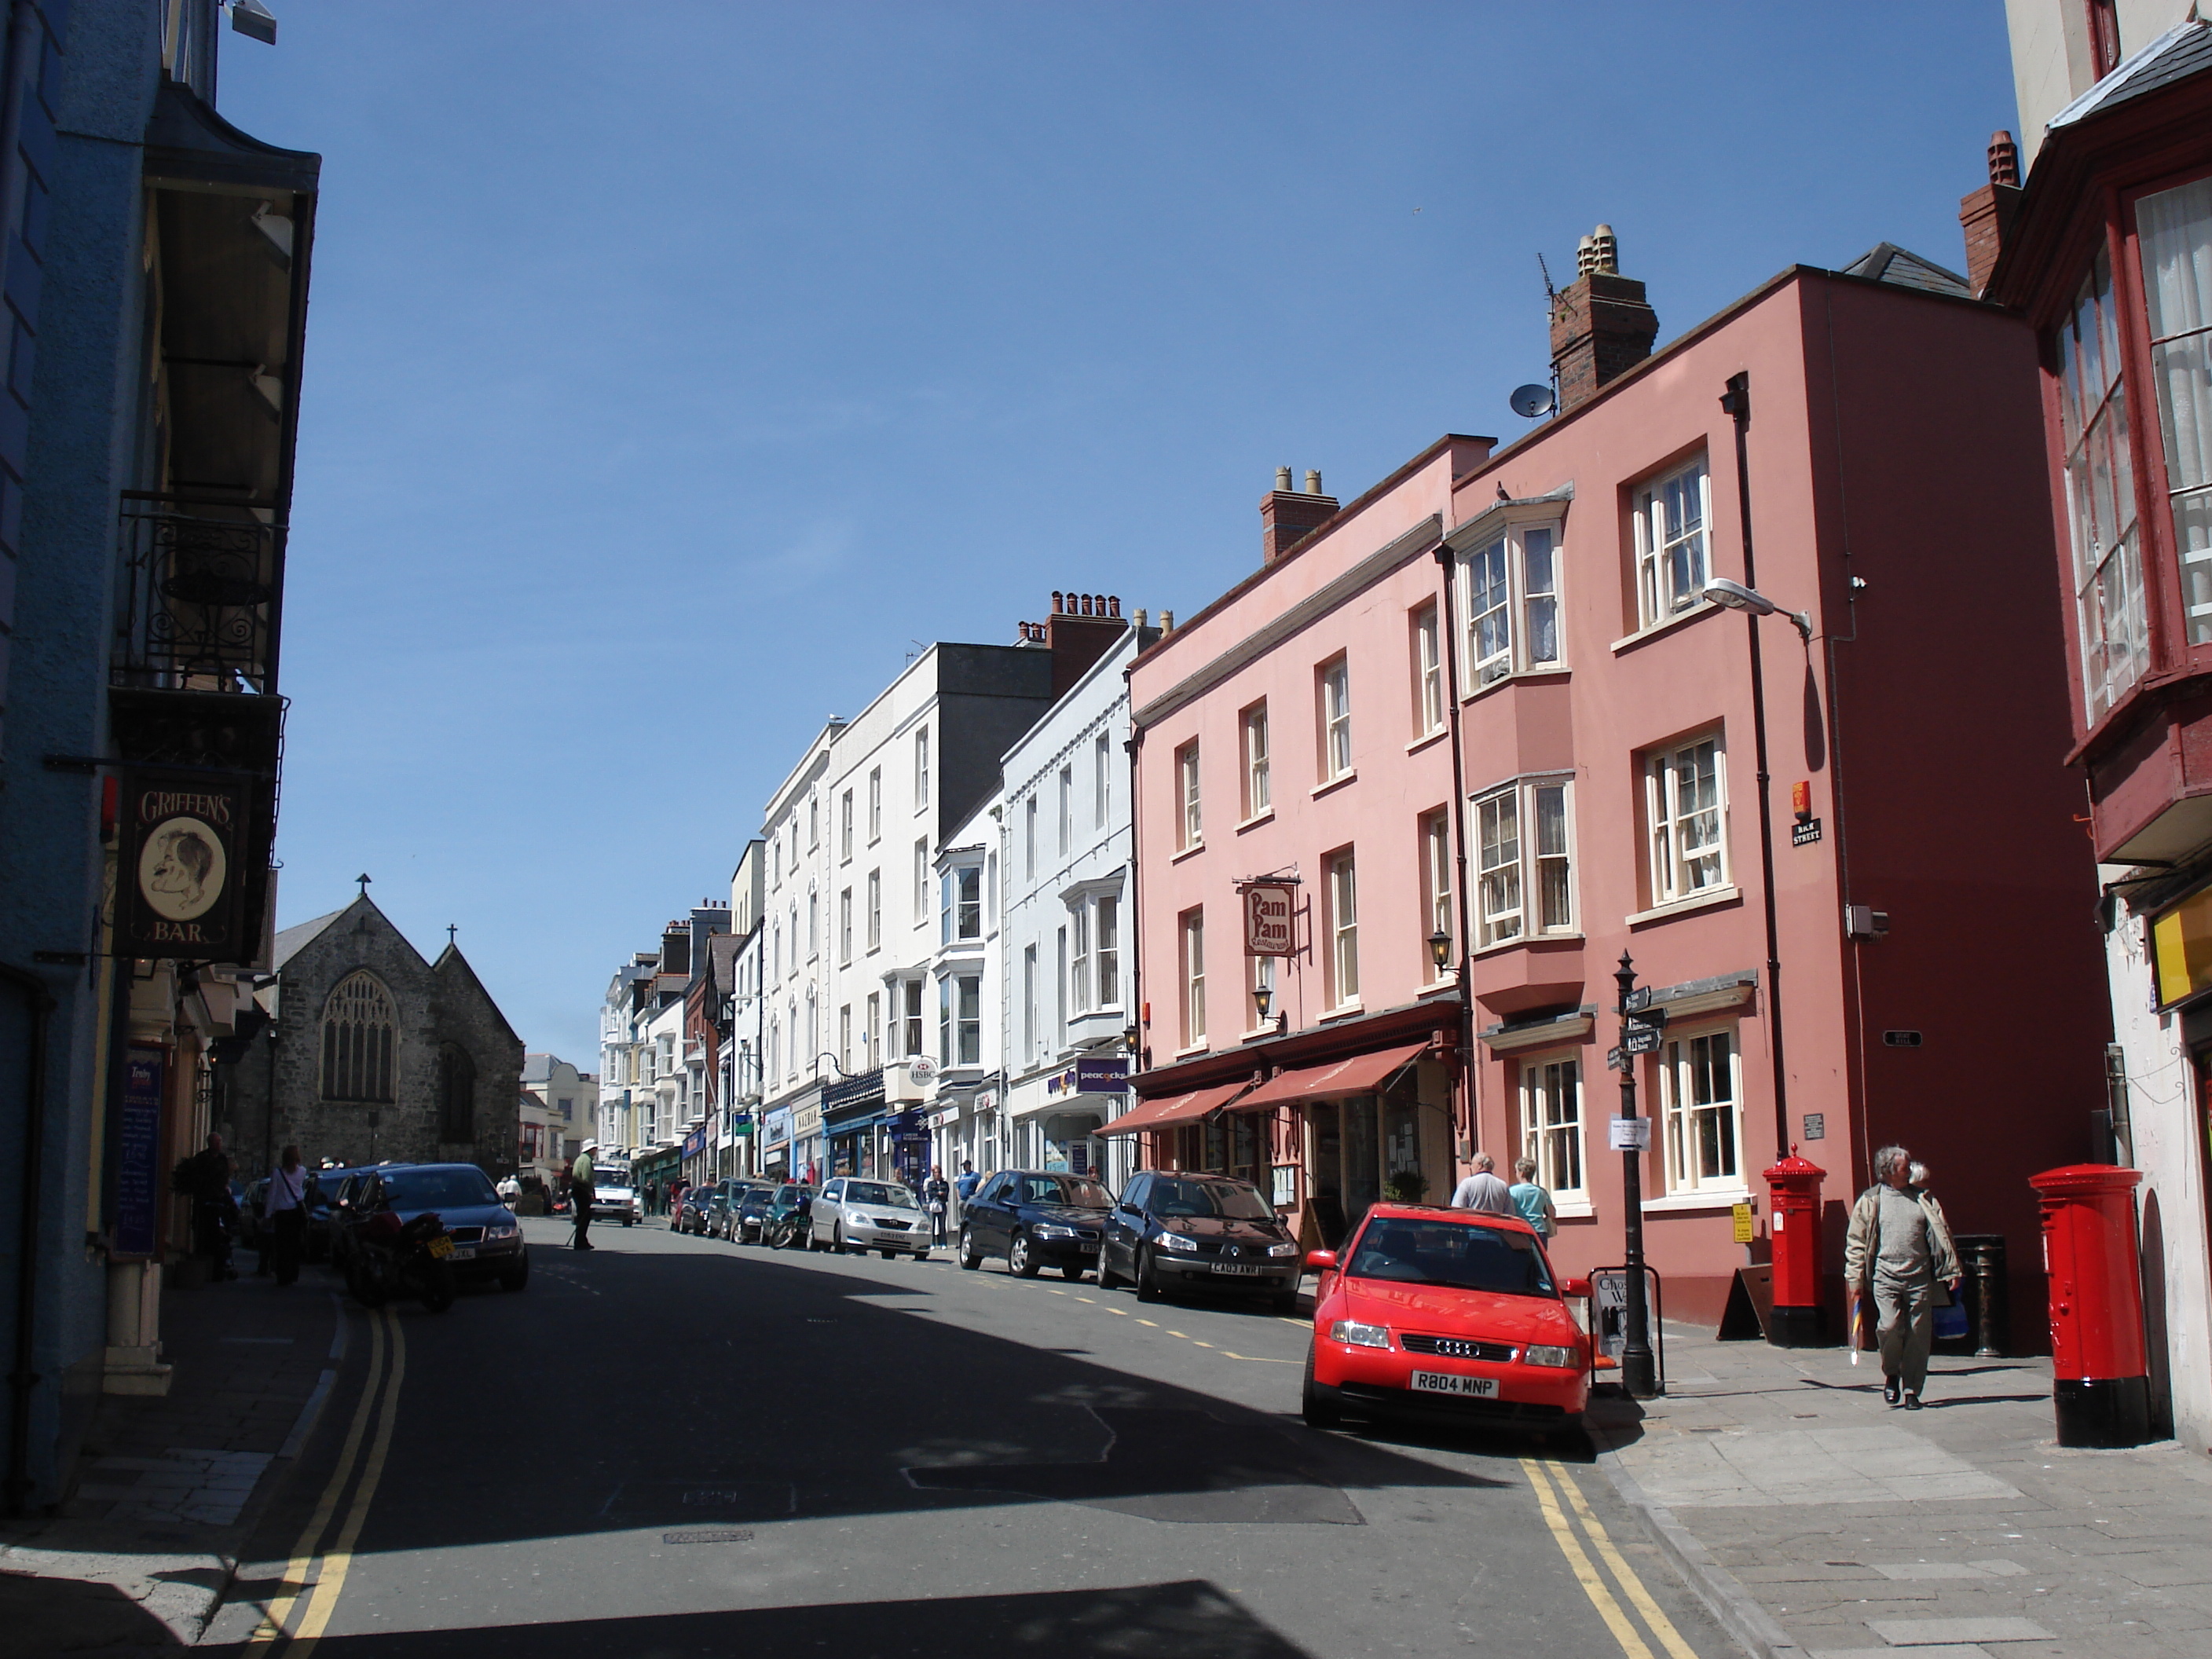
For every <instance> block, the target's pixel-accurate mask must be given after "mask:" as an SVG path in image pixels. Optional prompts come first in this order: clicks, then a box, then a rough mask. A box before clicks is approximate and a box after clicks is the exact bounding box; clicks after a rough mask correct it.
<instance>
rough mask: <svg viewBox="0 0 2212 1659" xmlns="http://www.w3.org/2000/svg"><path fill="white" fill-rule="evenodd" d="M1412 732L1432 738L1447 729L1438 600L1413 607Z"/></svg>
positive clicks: (1419, 736)
mask: <svg viewBox="0 0 2212 1659" xmlns="http://www.w3.org/2000/svg"><path fill="white" fill-rule="evenodd" d="M1443 729H1444V659H1443V622H1442V620H1441V618H1440V617H1439V616H1438V610H1437V602H1436V601H1435V600H1434V599H1431V600H1430V601H1429V602H1428V603H1427V604H1426V605H1417V606H1415V607H1414V610H1413V735H1414V736H1415V737H1417V738H1432V737H1434V736H1435V735H1436V734H1437V732H1441V731H1443Z"/></svg>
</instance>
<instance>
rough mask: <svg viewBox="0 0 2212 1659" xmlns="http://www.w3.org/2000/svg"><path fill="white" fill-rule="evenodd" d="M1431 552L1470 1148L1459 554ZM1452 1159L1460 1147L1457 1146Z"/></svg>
mask: <svg viewBox="0 0 2212 1659" xmlns="http://www.w3.org/2000/svg"><path fill="white" fill-rule="evenodd" d="M1432 556H1433V557H1434V558H1435V560H1436V562H1437V570H1438V571H1439V572H1440V573H1442V575H1443V592H1442V594H1441V595H1440V596H1439V598H1438V599H1437V629H1438V631H1439V632H1440V633H1441V634H1442V635H1443V640H1442V641H1440V642H1441V644H1442V645H1443V659H1444V707H1445V726H1446V728H1447V730H1448V731H1449V732H1450V734H1451V735H1450V736H1449V738H1447V739H1446V741H1448V742H1449V744H1451V763H1452V798H1451V805H1450V806H1449V808H1447V809H1446V811H1445V813H1444V823H1445V824H1446V825H1447V826H1449V829H1450V831H1451V838H1452V863H1453V866H1454V874H1455V879H1456V881H1457V883H1458V890H1457V892H1456V894H1455V901H1456V902H1455V906H1454V908H1456V909H1457V910H1458V912H1459V915H1458V918H1457V920H1458V922H1459V1064H1460V1073H1461V1075H1462V1077H1463V1078H1465V1079H1466V1083H1465V1085H1464V1092H1465V1095H1466V1100H1467V1142H1468V1146H1470V1147H1472V1146H1474V1144H1475V1143H1476V1141H1478V1140H1479V1139H1480V1138H1481V1126H1480V1124H1479V1123H1478V1122H1477V1121H1475V1115H1474V1114H1475V1090H1474V1079H1475V1057H1474V993H1473V992H1472V990H1471V989H1470V988H1469V978H1470V975H1469V963H1471V962H1472V960H1473V956H1474V952H1473V945H1474V939H1473V938H1472V937H1471V936H1470V934H1469V933H1468V925H1467V918H1468V908H1467V825H1466V823H1464V822H1463V815H1464V813H1465V812H1466V810H1467V781H1466V779H1465V777H1464V776H1463V775H1462V767H1463V766H1464V765H1465V759H1464V757H1462V755H1461V753H1460V743H1459V649H1458V643H1457V641H1458V639H1459V629H1458V628H1457V627H1456V626H1455V624H1454V623H1453V621H1452V586H1453V582H1452V576H1453V566H1454V565H1455V563H1456V562H1457V557H1456V556H1455V554H1454V553H1453V551H1452V545H1451V544H1450V543H1449V542H1448V541H1440V542H1438V543H1437V545H1436V550H1435V552H1434V554H1433V555H1432ZM1453 1152H1454V1160H1453V1161H1454V1163H1455V1164H1456V1163H1457V1152H1458V1149H1457V1148H1456V1147H1455V1148H1454V1149H1453Z"/></svg>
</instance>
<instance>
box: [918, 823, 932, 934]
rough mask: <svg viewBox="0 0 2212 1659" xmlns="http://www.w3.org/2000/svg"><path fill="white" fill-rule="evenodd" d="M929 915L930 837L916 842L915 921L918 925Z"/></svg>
mask: <svg viewBox="0 0 2212 1659" xmlns="http://www.w3.org/2000/svg"><path fill="white" fill-rule="evenodd" d="M928 916H929V837H928V836H922V837H921V839H920V840H918V841H916V842H915V844H914V921H915V926H916V927H921V926H922V925H923V924H924V923H925V922H926V921H927V920H928Z"/></svg>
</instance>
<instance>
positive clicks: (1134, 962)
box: [1121, 638, 1146, 1158]
mask: <svg viewBox="0 0 2212 1659" xmlns="http://www.w3.org/2000/svg"><path fill="white" fill-rule="evenodd" d="M1137 647H1138V651H1139V654H1141V653H1142V652H1143V649H1144V641H1143V640H1142V639H1141V638H1139V640H1138V641H1137ZM1135 660H1136V659H1135V658H1132V659H1130V663H1131V665H1130V666H1129V667H1127V668H1125V669H1123V670H1122V671H1121V684H1122V687H1123V691H1122V695H1123V696H1125V697H1126V698H1127V700H1128V704H1129V735H1128V738H1127V739H1126V740H1125V741H1124V742H1123V744H1121V747H1122V749H1123V750H1124V751H1125V752H1127V755H1128V757H1129V925H1128V927H1127V928H1125V929H1124V930H1123V933H1124V936H1125V937H1126V938H1127V941H1128V943H1127V947H1126V948H1127V951H1128V952H1129V974H1128V980H1129V1005H1128V1019H1129V1028H1128V1029H1129V1030H1132V1031H1134V1032H1135V1033H1136V1034H1137V1035H1136V1038H1135V1040H1134V1041H1133V1042H1130V1043H1129V1044H1128V1049H1129V1069H1130V1070H1131V1072H1133V1073H1135V1072H1141V1071H1144V1070H1146V1051H1145V981H1144V978H1143V969H1144V955H1143V951H1144V945H1143V940H1144V937H1145V928H1144V910H1143V908H1141V907H1140V906H1139V903H1138V902H1137V846H1138V842H1137V825H1138V823H1139V821H1140V818H1139V809H1140V807H1141V805H1142V802H1141V801H1140V799H1139V796H1138V794H1137V756H1138V752H1139V750H1141V749H1143V747H1144V744H1145V734H1144V732H1142V731H1141V730H1140V729H1139V727H1138V725H1137V693H1136V687H1135V686H1134V685H1133V684H1131V676H1132V675H1133V674H1134V673H1135V671H1136V669H1135ZM1132 1092H1133V1091H1132ZM1129 1156H1130V1157H1131V1158H1142V1157H1143V1156H1144V1148H1143V1147H1142V1146H1131V1147H1130V1148H1129Z"/></svg>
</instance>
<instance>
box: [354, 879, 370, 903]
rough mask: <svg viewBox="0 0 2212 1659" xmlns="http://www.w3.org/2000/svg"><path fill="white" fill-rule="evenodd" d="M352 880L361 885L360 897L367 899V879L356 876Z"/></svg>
mask: <svg viewBox="0 0 2212 1659" xmlns="http://www.w3.org/2000/svg"><path fill="white" fill-rule="evenodd" d="M354 879H355V880H356V881H357V882H359V883H360V884H361V896H362V897H363V898H367V897H368V883H369V878H368V876H367V875H359V876H356V877H355V878H354Z"/></svg>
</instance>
